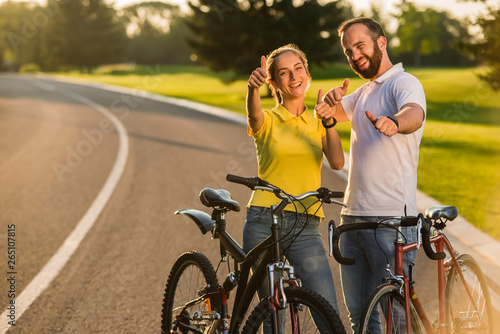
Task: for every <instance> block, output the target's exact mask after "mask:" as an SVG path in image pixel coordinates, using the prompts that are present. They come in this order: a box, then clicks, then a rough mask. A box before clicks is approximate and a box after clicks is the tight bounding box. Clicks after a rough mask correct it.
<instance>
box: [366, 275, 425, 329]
mask: <svg viewBox="0 0 500 334" xmlns="http://www.w3.org/2000/svg"><path fill="white" fill-rule="evenodd" d="M405 306H406V302H405V299H404V298H403V296H402V295H401V294H400V293H399V287H398V286H395V285H393V284H383V285H380V286H379V287H378V288H377V289H376V290H375V291H374V292H373V293H372V294H371V296H370V298H369V299H368V303H367V306H366V307H365V310H364V311H363V316H362V317H361V322H360V324H359V328H358V333H363V334H365V333H371V334H375V333H392V334H397V333H407V331H406V316H405ZM410 321H411V333H415V334H417V333H423V332H424V331H423V329H422V327H421V325H420V321H419V318H418V315H417V312H416V311H415V309H414V308H413V305H412V304H411V303H410Z"/></svg>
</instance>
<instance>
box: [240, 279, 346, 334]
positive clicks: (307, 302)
mask: <svg viewBox="0 0 500 334" xmlns="http://www.w3.org/2000/svg"><path fill="white" fill-rule="evenodd" d="M285 296H286V299H287V302H288V308H287V310H286V311H287V312H286V313H287V315H286V325H285V331H284V332H285V333H291V332H292V331H291V321H290V319H292V317H293V316H292V315H291V314H292V313H291V312H297V315H298V316H299V321H298V323H299V324H300V328H299V331H298V332H297V333H300V334H306V333H319V330H318V329H317V328H316V325H315V323H314V320H313V319H312V316H311V313H310V311H312V312H314V313H315V314H316V315H317V317H316V319H321V320H320V321H322V323H323V324H324V327H325V328H324V330H323V331H322V333H329V334H345V333H346V332H345V328H344V326H343V324H342V321H341V320H340V317H339V315H338V314H337V312H336V311H335V310H334V309H333V307H332V306H331V305H330V303H328V302H327V301H326V299H324V298H323V297H322V296H320V295H319V294H318V293H316V292H314V291H312V290H310V289H307V288H304V287H287V288H285ZM266 319H270V308H269V300H268V299H267V298H264V299H262V300H261V301H260V302H259V304H258V305H257V306H256V307H255V308H254V309H253V311H252V313H251V314H250V316H249V317H248V319H247V321H246V322H245V325H244V326H243V330H242V332H241V333H244V334H255V333H257V331H258V330H259V329H260V328H261V325H262V324H263V322H264V321H265V320H266ZM269 321H270V320H269ZM282 332H283V331H282Z"/></svg>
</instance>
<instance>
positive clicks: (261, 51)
mask: <svg viewBox="0 0 500 334" xmlns="http://www.w3.org/2000/svg"><path fill="white" fill-rule="evenodd" d="M194 1H195V0H190V1H189V6H190V8H191V10H192V12H193V14H192V15H191V16H190V17H187V19H186V20H187V24H188V27H189V28H190V30H191V32H192V35H193V37H191V38H190V39H189V40H188V43H189V45H190V46H191V47H192V49H193V51H194V52H195V54H196V55H197V57H198V58H199V59H200V60H201V61H202V62H204V63H206V64H207V65H208V66H209V67H210V68H211V69H212V70H215V71H228V70H232V71H234V74H235V76H234V78H236V77H237V76H239V75H248V74H249V73H250V72H251V71H252V70H254V69H255V68H256V67H257V66H258V65H259V57H260V56H261V55H266V54H268V53H269V52H270V51H272V50H273V49H275V48H277V47H280V46H282V45H285V44H288V43H295V44H297V45H298V46H299V47H300V48H301V49H302V50H303V51H304V52H305V53H306V54H307V56H308V58H309V62H310V63H312V64H318V65H322V64H324V63H326V62H331V61H334V60H336V59H338V58H339V57H340V55H341V53H340V47H339V39H338V37H337V28H338V26H339V25H340V23H341V22H342V21H343V20H344V13H343V8H342V7H341V5H340V2H339V1H333V2H328V3H324V4H322V3H319V2H318V1H317V0H304V1H303V2H302V3H297V1H293V0H274V1H273V2H272V3H270V2H269V1H264V0H243V1H241V0H199V2H198V3H194Z"/></svg>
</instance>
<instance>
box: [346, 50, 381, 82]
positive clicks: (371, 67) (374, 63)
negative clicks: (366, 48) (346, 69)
mask: <svg viewBox="0 0 500 334" xmlns="http://www.w3.org/2000/svg"><path fill="white" fill-rule="evenodd" d="M363 56H364V57H365V58H366V59H367V60H368V68H367V69H365V70H360V69H359V68H358V66H357V65H356V64H355V63H354V62H353V61H350V63H351V68H352V70H353V71H354V72H355V73H356V74H357V75H359V76H360V77H362V78H363V79H372V78H373V77H375V76H376V75H377V73H378V70H379V69H380V64H381V63H382V51H380V48H379V46H378V45H377V44H376V43H375V46H374V48H373V54H372V55H371V57H368V56H367V55H363Z"/></svg>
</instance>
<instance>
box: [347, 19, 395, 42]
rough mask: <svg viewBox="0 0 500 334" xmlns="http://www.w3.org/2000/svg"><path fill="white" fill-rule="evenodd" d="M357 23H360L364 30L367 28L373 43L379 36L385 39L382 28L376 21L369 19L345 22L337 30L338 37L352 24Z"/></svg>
mask: <svg viewBox="0 0 500 334" xmlns="http://www.w3.org/2000/svg"><path fill="white" fill-rule="evenodd" d="M357 23H361V24H363V25H364V26H365V27H366V28H368V31H369V33H370V36H371V37H372V39H373V41H377V39H378V38H379V37H380V36H383V37H385V33H384V29H382V26H381V25H380V24H379V23H378V22H377V21H375V20H374V19H372V18H369V17H358V18H354V19H350V20H347V21H345V22H344V23H342V24H341V25H340V27H339V29H338V33H339V37H341V36H342V34H343V33H345V32H346V31H347V29H349V28H350V27H351V26H352V25H353V24H357Z"/></svg>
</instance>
